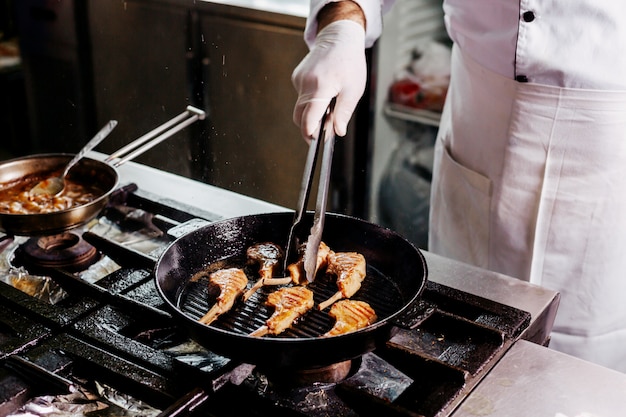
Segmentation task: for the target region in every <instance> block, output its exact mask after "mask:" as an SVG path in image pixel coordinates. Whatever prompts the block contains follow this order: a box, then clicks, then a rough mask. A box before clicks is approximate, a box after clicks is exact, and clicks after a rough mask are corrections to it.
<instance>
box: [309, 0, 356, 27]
mask: <svg viewBox="0 0 626 417" xmlns="http://www.w3.org/2000/svg"><path fill="white" fill-rule="evenodd" d="M337 20H352V21H354V22H357V23H358V24H360V25H361V26H363V28H364V29H365V28H366V26H365V14H364V13H363V9H361V6H359V5H358V4H356V3H355V2H353V1H352V0H344V1H335V2H331V3H328V4H326V5H325V6H324V7H322V9H321V10H320V11H319V12H318V13H317V31H316V32H319V31H321V30H322V29H324V28H325V27H326V26H328V25H329V24H330V23H332V22H336V21H337Z"/></svg>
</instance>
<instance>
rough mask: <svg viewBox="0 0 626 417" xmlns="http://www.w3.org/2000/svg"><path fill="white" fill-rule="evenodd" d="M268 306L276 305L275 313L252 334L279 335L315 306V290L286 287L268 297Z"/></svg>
mask: <svg viewBox="0 0 626 417" xmlns="http://www.w3.org/2000/svg"><path fill="white" fill-rule="evenodd" d="M265 304H267V305H268V306H272V307H274V314H272V316H271V317H270V318H269V319H268V320H267V321H266V322H265V326H262V327H260V328H259V329H257V330H255V331H254V332H252V333H251V336H259V337H260V336H264V335H266V334H268V333H269V334H273V335H277V334H280V333H282V332H284V331H285V330H286V329H288V328H289V327H290V326H291V325H292V324H293V322H294V321H295V320H296V319H297V318H299V317H301V316H302V315H303V314H305V313H306V312H307V311H309V310H310V309H311V308H313V292H312V291H311V290H309V289H308V288H306V287H302V286H297V287H285V288H281V289H280V290H278V291H274V292H273V293H271V294H270V295H269V296H268V297H267V302H266V303H265Z"/></svg>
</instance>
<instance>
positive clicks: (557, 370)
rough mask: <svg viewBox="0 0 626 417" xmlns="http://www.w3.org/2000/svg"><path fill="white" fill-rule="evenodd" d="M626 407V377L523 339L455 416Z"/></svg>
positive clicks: (601, 414) (556, 414)
mask: <svg viewBox="0 0 626 417" xmlns="http://www.w3.org/2000/svg"><path fill="white" fill-rule="evenodd" d="M624 410H626V375H624V374H623V373H620V372H617V371H613V370H610V369H607V368H603V367H601V366H598V365H595V364H591V363H589V362H585V361H583V360H580V359H577V358H574V357H571V356H568V355H564V354H562V353H559V352H556V351H553V350H550V349H546V348H543V347H541V346H538V345H536V344H533V343H529V342H526V341H518V342H517V343H515V344H514V345H513V347H511V349H510V350H509V351H508V352H507V354H506V355H505V356H504V357H503V358H502V359H501V360H500V362H499V363H498V364H497V365H496V366H495V367H494V369H492V370H491V372H490V373H489V374H488V375H487V376H486V377H485V379H484V380H483V381H482V382H481V383H480V385H479V386H478V387H477V388H476V389H475V390H474V391H473V392H472V393H471V394H470V395H469V396H468V397H467V398H466V399H465V401H464V402H463V403H462V404H461V406H460V407H459V408H458V409H457V410H456V412H454V413H453V416H454V417H476V416H506V417H518V416H519V417H528V416H546V417H609V416H622V415H624V413H625V411H624Z"/></svg>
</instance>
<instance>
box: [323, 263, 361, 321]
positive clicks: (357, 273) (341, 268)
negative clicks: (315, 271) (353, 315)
mask: <svg viewBox="0 0 626 417" xmlns="http://www.w3.org/2000/svg"><path fill="white" fill-rule="evenodd" d="M326 272H327V273H329V274H332V275H335V276H337V288H338V289H339V291H337V293H336V294H335V295H333V296H332V297H331V298H329V299H328V300H326V301H324V302H323V303H321V304H320V305H319V306H318V308H319V309H320V310H324V309H325V308H326V307H328V306H329V305H331V304H333V303H334V302H335V301H337V300H340V299H342V298H350V297H352V296H353V295H354V294H355V293H356V292H357V291H358V290H359V288H361V282H363V279H365V274H366V264H365V257H364V256H363V255H361V254H360V253H357V252H332V251H331V252H330V254H329V255H328V265H327V266H326Z"/></svg>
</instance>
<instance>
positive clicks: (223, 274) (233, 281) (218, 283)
mask: <svg viewBox="0 0 626 417" xmlns="http://www.w3.org/2000/svg"><path fill="white" fill-rule="evenodd" d="M247 285H248V277H246V273H245V272H244V271H243V270H242V269H240V268H227V269H220V270H218V271H215V272H213V273H212V274H211V275H209V291H213V290H218V291H219V295H218V296H217V300H216V302H215V304H214V305H213V307H211V309H210V310H209V311H208V312H207V313H206V314H205V315H204V316H203V317H202V318H200V320H199V321H200V323H204V324H211V323H212V322H213V321H215V320H216V319H217V318H218V317H219V316H220V315H222V314H224V313H226V312H228V311H229V310H230V309H231V308H232V307H233V305H234V304H235V301H237V299H238V298H239V296H240V295H241V294H242V292H243V290H244V289H245V288H246V286H247Z"/></svg>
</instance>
